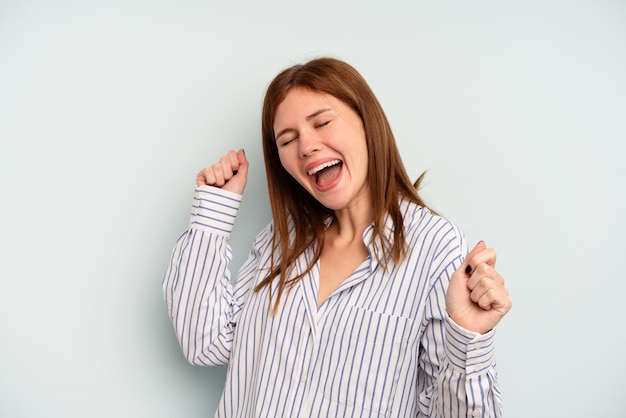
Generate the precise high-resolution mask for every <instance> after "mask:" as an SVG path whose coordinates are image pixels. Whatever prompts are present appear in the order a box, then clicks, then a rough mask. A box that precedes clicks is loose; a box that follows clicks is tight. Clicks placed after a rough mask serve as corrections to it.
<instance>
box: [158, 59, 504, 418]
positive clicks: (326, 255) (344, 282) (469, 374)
mask: <svg viewBox="0 0 626 418" xmlns="http://www.w3.org/2000/svg"><path fill="white" fill-rule="evenodd" d="M262 118H263V120H262V135H263V151H264V156H265V167H266V173H267V180H268V187H269V194H270V202H271V206H272V215H273V221H272V222H271V223H270V224H269V225H268V226H267V227H266V228H265V229H263V230H262V231H261V232H260V233H259V235H258V236H257V237H256V240H255V242H254V244H253V246H252V250H251V252H250V255H249V258H248V260H247V261H246V262H245V263H244V265H243V266H242V268H241V269H240V271H239V273H238V277H237V280H236V282H235V284H231V280H230V273H229V270H228V264H229V261H230V258H231V252H230V248H229V246H228V238H229V235H230V232H231V229H232V226H233V223H234V220H235V217H236V214H237V209H238V207H239V203H240V201H241V197H242V194H243V192H244V189H245V186H246V180H247V173H248V161H247V159H246V156H245V154H244V152H243V150H239V151H238V152H235V151H230V152H229V153H228V154H227V155H225V156H223V157H222V158H221V159H220V160H219V162H217V163H216V164H214V165H212V166H210V167H207V168H205V169H204V170H202V171H201V172H200V173H199V174H198V177H197V179H196V183H197V189H196V195H195V200H194V204H193V211H192V217H191V223H190V227H189V230H188V231H187V232H186V233H184V234H183V235H182V236H181V237H180V238H179V240H178V242H177V244H176V247H175V249H174V252H173V256H172V259H171V263H170V266H169V268H168V271H167V274H166V277H165V279H164V282H163V288H164V294H165V299H166V303H167V307H168V311H169V314H170V317H171V318H172V321H173V323H174V327H175V330H176V333H177V336H178V338H179V342H180V344H181V347H182V349H183V352H184V353H185V355H186V357H187V359H188V361H190V362H191V363H192V364H198V365H206V366H209V365H221V364H228V365H229V368H228V375H227V380H226V385H225V389H224V393H223V395H222V398H221V401H220V404H219V407H218V411H217V414H216V416H218V417H348V416H350V417H381V416H385V417H415V416H429V417H444V416H445V417H452V416H468V415H471V414H473V415H474V416H500V415H501V412H500V394H499V390H498V386H497V380H496V372H495V366H494V360H493V346H494V330H493V329H494V327H495V325H496V324H497V323H498V321H499V320H500V319H501V318H502V316H504V315H505V314H506V313H507V312H508V310H509V309H510V307H511V301H510V299H509V296H508V292H507V290H506V288H505V287H504V281H503V279H502V277H501V276H500V275H499V274H498V272H497V271H496V270H495V252H494V251H493V250H492V249H488V248H486V246H485V244H484V243H482V242H481V243H479V244H478V245H477V246H476V247H475V248H474V249H473V250H472V251H471V252H470V253H469V254H467V253H468V247H467V243H466V241H465V238H464V237H463V234H462V233H461V232H460V231H459V230H458V228H457V227H456V226H454V225H453V224H451V223H450V222H448V221H447V220H445V219H443V218H441V217H439V216H438V215H436V214H435V213H433V212H432V211H430V210H429V209H428V208H427V207H426V205H425V204H424V202H423V201H422V200H421V198H420V197H419V195H418V193H417V191H416V188H417V185H413V184H411V181H410V180H409V178H408V176H407V173H406V170H405V169H404V166H403V164H402V161H401V159H400V156H399V153H398V150H397V148H396V145H395V140H394V138H393V134H392V132H391V129H390V127H389V123H388V121H387V119H386V117H385V114H384V112H383V110H382V108H381V107H380V104H379V103H378V101H377V99H376V98H375V96H374V94H373V93H372V91H371V89H370V88H369V86H368V85H367V83H366V82H365V80H364V79H363V78H362V77H361V76H360V74H359V73H358V72H357V71H356V70H355V69H354V68H352V67H351V66H349V65H348V64H346V63H344V62H342V61H339V60H336V59H330V58H321V59H316V60H313V61H310V62H308V63H306V64H304V65H296V66H293V67H291V68H288V69H286V70H284V71H283V72H281V73H280V74H279V75H277V76H276V78H275V79H274V80H273V81H272V83H271V84H270V85H269V87H268V90H267V93H266V97H265V101H264V105H263V116H262ZM418 182H419V180H418ZM466 255H467V256H466Z"/></svg>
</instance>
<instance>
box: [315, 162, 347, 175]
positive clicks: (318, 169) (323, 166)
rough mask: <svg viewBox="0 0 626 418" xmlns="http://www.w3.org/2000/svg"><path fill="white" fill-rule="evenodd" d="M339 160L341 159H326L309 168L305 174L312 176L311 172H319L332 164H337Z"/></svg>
mask: <svg viewBox="0 0 626 418" xmlns="http://www.w3.org/2000/svg"><path fill="white" fill-rule="evenodd" d="M340 162H341V161H339V160H331V161H326V162H325V163H324V164H320V165H318V166H317V167H314V168H312V169H310V170H309V171H308V172H307V174H308V175H309V176H312V175H313V174H315V173H319V172H320V171H322V170H323V169H325V168H328V167H332V166H334V165H335V164H339V163H340Z"/></svg>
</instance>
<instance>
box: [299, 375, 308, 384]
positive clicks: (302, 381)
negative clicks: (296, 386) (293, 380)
mask: <svg viewBox="0 0 626 418" xmlns="http://www.w3.org/2000/svg"><path fill="white" fill-rule="evenodd" d="M306 378H307V375H306V374H303V375H302V377H301V378H300V383H306Z"/></svg>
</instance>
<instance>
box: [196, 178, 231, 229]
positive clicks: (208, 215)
mask: <svg viewBox="0 0 626 418" xmlns="http://www.w3.org/2000/svg"><path fill="white" fill-rule="evenodd" d="M241 198H242V195H240V194H236V193H233V192H229V191H227V190H222V189H220V188H217V187H212V186H198V187H197V188H196V192H195V195H194V199H193V206H192V209H191V219H190V221H189V227H190V228H192V229H199V230H202V231H206V232H210V233H214V234H219V235H225V236H230V233H231V232H232V230H233V225H234V224H235V218H236V217H237V212H238V211H239V206H240V205H241Z"/></svg>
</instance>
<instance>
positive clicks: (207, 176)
mask: <svg viewBox="0 0 626 418" xmlns="http://www.w3.org/2000/svg"><path fill="white" fill-rule="evenodd" d="M247 181H248V159H247V158H246V154H245V153H244V151H243V149H240V150H239V151H233V150H230V151H228V154H226V155H224V156H223V157H222V158H220V160H219V161H218V162H217V163H215V164H213V165H212V166H210V167H206V168H204V169H202V170H201V171H200V172H199V173H198V176H197V177H196V185H197V186H214V187H219V188H220V189H224V190H228V191H229V192H233V193H237V194H243V191H244V189H245V188H246V183H247Z"/></svg>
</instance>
